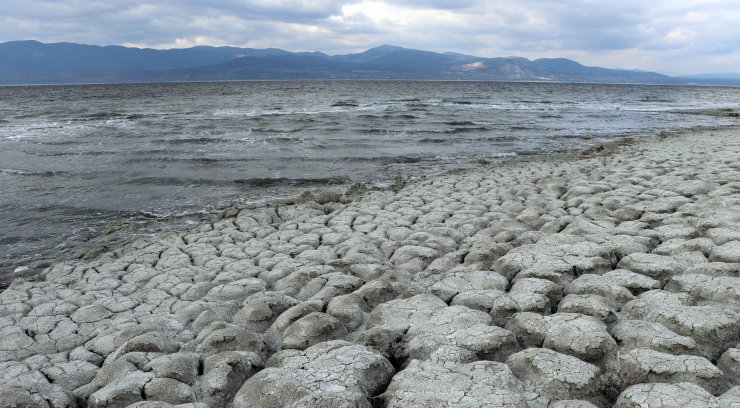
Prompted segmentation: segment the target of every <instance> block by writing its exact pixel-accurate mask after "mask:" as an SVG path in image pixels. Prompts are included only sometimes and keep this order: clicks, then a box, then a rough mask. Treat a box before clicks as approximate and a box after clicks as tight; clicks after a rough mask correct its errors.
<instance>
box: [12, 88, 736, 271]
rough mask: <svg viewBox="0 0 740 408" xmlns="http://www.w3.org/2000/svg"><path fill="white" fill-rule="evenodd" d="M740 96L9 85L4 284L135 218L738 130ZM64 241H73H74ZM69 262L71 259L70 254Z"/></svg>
mask: <svg viewBox="0 0 740 408" xmlns="http://www.w3.org/2000/svg"><path fill="white" fill-rule="evenodd" d="M725 107H730V108H738V107H740V88H722V87H677V86H642V85H590V84H544V83H499V82H352V81H347V82H343V81H337V82H319V81H308V82H223V83H180V84H154V85H152V84H141V85H136V84H135V85H128V84H127V85H79V86H33V87H0V190H1V191H2V194H0V274H3V273H7V272H9V271H11V270H12V269H13V268H15V267H16V266H17V265H18V264H19V263H25V262H33V261H34V260H38V259H43V258H54V257H57V256H59V254H60V253H61V252H63V251H65V250H68V249H69V248H70V247H72V248H74V247H75V246H76V245H78V244H79V243H81V242H85V241H87V240H89V239H90V238H91V237H95V236H97V235H99V233H100V232H101V231H103V230H104V229H105V228H106V226H107V225H108V224H109V223H110V222H113V221H121V220H126V221H129V222H131V223H132V225H136V226H137V227H136V231H138V232H142V231H144V232H146V231H149V230H156V229H159V228H168V227H172V226H177V225H180V224H183V223H188V222H192V221H193V220H194V219H197V218H198V216H199V215H200V214H207V213H208V212H210V211H211V210H212V209H213V206H214V205H216V204H218V203H224V202H238V201H243V200H255V199H260V198H268V197H274V196H279V195H285V194H290V193H291V192H295V190H296V189H299V188H322V187H325V186H327V185H329V186H337V187H338V186H342V185H347V184H348V183H351V182H355V181H359V182H365V183H370V184H384V183H388V182H389V181H390V180H393V179H395V178H396V177H398V176H402V177H416V176H424V175H429V174H435V173H439V172H443V171H447V170H451V169H464V168H470V167H474V166H476V165H477V164H475V163H477V162H480V161H481V160H486V161H494V162H495V161H496V160H498V159H501V158H504V157H510V156H513V155H530V154H550V153H553V152H558V151H561V150H563V149H566V148H569V147H571V146H574V145H584V144H589V143H597V142H599V141H602V140H604V139H611V138H615V137H621V136H626V135H629V136H639V135H643V134H649V133H655V132H657V131H661V130H669V129H676V128H690V127H695V126H705V125H706V126H721V125H730V124H736V123H737V119H733V118H718V117H712V116H705V115H689V114H685V113H679V112H677V111H678V110H686V109H712V108H725ZM60 245H61V246H60ZM67 255H69V254H67Z"/></svg>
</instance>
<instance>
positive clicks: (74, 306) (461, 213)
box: [0, 130, 740, 408]
mask: <svg viewBox="0 0 740 408" xmlns="http://www.w3.org/2000/svg"><path fill="white" fill-rule="evenodd" d="M612 150H613V151H612ZM739 325H740V131H738V130H714V131H704V132H690V133H686V134H683V135H678V136H676V137H671V138H667V139H658V138H654V139H650V140H647V141H645V142H641V143H638V144H634V145H629V146H618V147H614V148H607V149H605V151H602V152H596V153H591V154H586V155H571V156H560V157H555V158H552V159H547V158H545V159H543V158H536V159H532V160H518V161H513V162H509V163H505V164H502V165H500V166H495V167H490V168H487V169H484V170H481V171H474V172H467V173H464V174H453V175H445V176H441V177H432V178H428V179H425V180H422V181H419V182H416V183H412V184H410V185H407V186H406V187H404V188H402V189H400V190H398V191H395V192H394V191H373V192H367V193H365V194H364V195H362V196H361V197H359V198H356V199H354V200H343V199H342V198H341V197H337V196H333V195H332V194H326V195H319V196H316V197H315V200H308V201H304V202H297V203H294V204H285V203H284V204H281V205H274V206H265V207H260V208H234V209H231V210H229V211H226V212H225V213H224V215H223V217H222V218H221V219H219V220H218V221H215V222H213V223H206V224H202V225H200V226H199V227H198V228H196V229H193V230H189V231H182V232H177V233H174V232H173V233H167V234H163V235H161V236H159V237H157V238H156V239H155V238H153V239H141V240H139V241H136V242H134V243H132V244H130V245H127V246H125V247H123V248H121V249H119V250H116V251H115V252H112V253H106V254H103V255H102V256H100V257H98V258H96V259H94V260H84V261H69V262H63V263H58V264H56V265H54V266H52V267H50V268H49V269H47V270H46V271H45V272H44V273H43V274H42V276H40V277H39V278H38V279H36V280H33V281H20V280H17V281H15V282H13V284H12V285H11V286H10V287H9V288H8V289H6V290H5V291H3V292H2V293H1V294H0V407H15V406H23V407H91V408H103V407H106V408H114V407H115V408H118V407H132V408H133V407H142V408H143V407H152V408H165V407H171V406H180V407H224V406H226V407H228V406H233V407H235V408H245V407H296V408H297V407H373V406H380V407H593V406H596V407H607V406H616V407H623V408H626V407H682V408H689V407H717V408H720V407H722V408H729V407H737V406H738V405H740V344H738V343H739V342H740V333H739Z"/></svg>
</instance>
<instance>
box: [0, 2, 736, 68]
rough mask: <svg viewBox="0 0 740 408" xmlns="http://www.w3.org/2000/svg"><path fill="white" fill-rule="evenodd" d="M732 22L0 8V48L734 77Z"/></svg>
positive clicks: (410, 11)
mask: <svg viewBox="0 0 740 408" xmlns="http://www.w3.org/2000/svg"><path fill="white" fill-rule="evenodd" d="M737 21H740V6H738V5H737V3H736V1H735V0H733V1H728V0H706V1H702V2H697V1H690V0H673V1H669V0H656V1H652V2H645V1H644V0H640V1H637V0H621V1H618V2H607V1H596V0H562V1H554V0H519V1H517V2H511V1H501V0H313V1H310V0H210V1H208V0H108V1H96V0H91V1H80V0H66V1H64V2H60V1H50V0H22V1H21V0H5V1H4V2H3V11H2V12H1V13H0V41H9V40H15V39H37V40H40V41H45V42H57V41H74V42H82V43H92V44H128V45H136V46H150V47H159V48H162V47H186V46H192V45H197V44H214V45H226V44H229V45H239V46H255V47H269V46H276V47H282V48H287V49H292V50H322V51H326V52H330V53H343V52H353V51H358V50H362V49H364V48H368V47H371V46H374V45H378V44H382V43H392V44H398V45H403V46H408V47H416V48H423V49H430V50H438V51H445V50H454V51H459V52H464V53H468V54H478V55H486V56H497V55H523V56H527V57H538V56H565V57H572V58H577V59H580V60H582V61H584V62H587V63H591V64H599V65H606V66H623V67H628V68H632V67H639V68H645V69H657V70H672V71H676V70H678V71H686V72H688V71H707V70H709V71H712V70H737V68H736V67H737V66H740V52H738V48H739V46H738V41H737V38H736V37H737V36H736V35H735V32H736V27H735V26H736V22H737Z"/></svg>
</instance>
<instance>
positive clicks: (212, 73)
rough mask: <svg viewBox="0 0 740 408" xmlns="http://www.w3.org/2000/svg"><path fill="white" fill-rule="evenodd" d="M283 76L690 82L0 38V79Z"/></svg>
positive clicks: (522, 62) (418, 56)
mask: <svg viewBox="0 0 740 408" xmlns="http://www.w3.org/2000/svg"><path fill="white" fill-rule="evenodd" d="M282 79H418V80H497V81H559V82H595V83H653V84H668V83H689V82H695V81H696V80H695V79H688V78H675V77H669V76H666V75H662V74H659V73H654V72H644V71H630V70H619V69H606V68H598V67H587V66H584V65H581V64H579V63H578V62H576V61H572V60H568V59H564V58H545V59H537V60H533V61H532V60H528V59H526V58H518V57H506V58H482V57H475V56H471V55H464V54H459V53H453V52H448V53H437V52H430V51H422V50H414V49H408V48H402V47H397V46H392V45H382V46H380V47H375V48H371V49H369V50H367V51H364V52H361V53H357V54H346V55H333V56H332V55H327V54H324V53H321V52H290V51H285V50H281V49H276V48H268V49H253V48H237V47H206V46H201V47H193V48H187V49H171V50H155V49H141V48H129V47H122V46H105V47H103V46H95V45H82V44H72V43H57V44H44V43H40V42H37V41H14V42H8V43H0V84H30V83H32V84H63V83H116V82H124V83H125V82H171V81H212V80H282Z"/></svg>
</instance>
